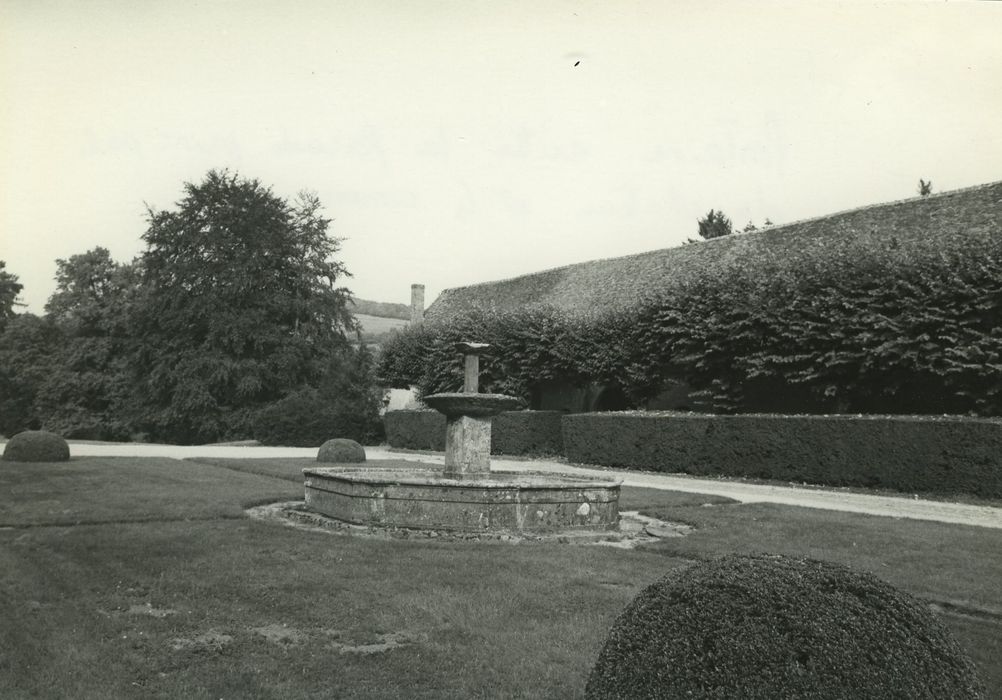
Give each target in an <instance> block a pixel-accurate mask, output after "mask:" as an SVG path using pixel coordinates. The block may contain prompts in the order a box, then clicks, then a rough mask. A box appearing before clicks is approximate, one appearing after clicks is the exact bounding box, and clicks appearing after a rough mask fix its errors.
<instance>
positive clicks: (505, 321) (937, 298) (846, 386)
mask: <svg viewBox="0 0 1002 700" xmlns="http://www.w3.org/2000/svg"><path fill="white" fill-rule="evenodd" d="M701 245H702V244H701ZM693 264H695V265H696V266H697V267H699V268H700V269H698V270H695V272H696V273H697V274H685V275H683V276H680V277H679V278H678V279H677V280H671V279H666V280H665V281H664V285H663V287H662V288H661V289H659V290H656V291H653V290H652V292H651V294H650V295H649V296H648V297H647V298H645V299H638V300H637V302H636V304H635V305H634V306H633V307H632V308H631V309H630V310H629V311H627V312H625V313H617V314H605V315H592V316H589V317H585V316H577V315H574V314H569V313H566V312H563V311H560V310H557V309H554V308H547V307H528V308H525V309H523V310H521V311H503V312H495V311H486V310H478V309H472V310H469V311H466V312H464V313H460V314H457V315H455V316H453V317H451V318H449V319H446V320H439V321H434V322H427V323H426V324H424V325H422V326H418V327H413V328H408V329H406V330H404V331H402V332H399V333H398V334H396V335H395V336H394V337H393V338H392V339H391V340H390V341H389V342H388V343H387V344H386V345H385V346H384V350H383V354H382V357H381V364H380V375H381V376H382V377H383V378H384V379H385V380H386V381H387V382H388V383H390V384H393V385H394V386H408V385H417V386H418V387H419V389H420V390H421V391H422V392H424V393H433V392H436V391H455V390H457V389H458V387H459V386H461V384H462V364H461V363H462V360H461V358H460V356H459V353H458V352H456V351H455V349H454V348H453V344H454V343H455V342H456V341H461V340H475V341H481V342H487V343H490V344H492V345H493V346H494V347H493V349H492V356H490V357H487V358H485V360H482V364H481V366H482V369H483V370H484V371H483V373H482V375H481V390H483V391H501V392H504V393H511V394H515V395H519V396H522V397H523V398H528V397H529V396H530V395H531V393H532V391H533V389H534V388H535V387H538V386H540V385H541V384H543V383H544V382H546V381H547V380H554V379H555V380H561V381H564V382H567V383H570V384H573V385H583V384H585V383H586V382H589V381H595V382H600V383H615V384H618V385H619V386H621V387H622V388H623V389H624V391H625V392H626V393H627V395H628V396H629V397H630V398H631V400H632V401H633V403H634V404H635V405H636V406H638V407H642V406H644V405H645V404H646V402H647V401H649V400H650V399H652V398H653V397H655V396H657V395H658V393H660V391H661V390H662V389H663V388H664V387H665V386H666V385H668V384H669V383H670V382H673V381H674V382H678V381H681V382H685V383H686V384H688V385H689V386H690V387H692V388H693V389H694V390H695V392H696V394H697V397H702V399H703V400H704V402H705V403H704V405H705V406H707V407H708V408H710V409H711V410H714V411H717V412H742V411H754V410H757V409H758V407H757V406H756V404H755V399H754V398H752V397H750V396H749V393H750V392H749V391H748V390H749V389H752V388H754V387H756V386H759V387H761V386H770V387H774V388H775V387H779V388H782V387H797V386H799V387H801V388H803V389H806V390H807V391H808V392H809V394H810V395H811V396H812V397H813V399H814V400H815V405H816V407H817V412H843V413H845V412H853V413H857V412H859V413H878V412H882V413H971V414H978V415H986V416H997V415H1002V231H1000V230H999V228H998V227H997V226H994V227H993V226H981V227H976V228H973V229H971V230H966V231H941V232H938V233H937V234H935V235H930V236H928V237H912V236H909V237H904V236H902V237H901V240H899V239H898V237H896V236H894V235H887V234H886V233H878V232H874V231H867V230H855V229H851V228H845V229H844V230H840V231H838V232H837V235H832V236H829V237H818V238H813V239H809V240H804V241H803V242H802V243H801V244H800V245H789V244H785V245H783V246H776V247H771V246H770V245H769V244H768V239H764V240H763V241H756V242H755V243H754V244H751V243H745V242H744V241H740V242H738V243H736V244H735V245H734V246H733V247H732V248H731V252H730V254H728V255H706V256H702V257H699V258H696V259H695V261H694V263H693ZM687 272H692V271H687ZM666 274H667V273H666Z"/></svg>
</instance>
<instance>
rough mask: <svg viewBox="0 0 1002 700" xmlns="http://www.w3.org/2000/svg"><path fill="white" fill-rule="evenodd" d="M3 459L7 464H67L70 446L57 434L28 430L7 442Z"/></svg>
mask: <svg viewBox="0 0 1002 700" xmlns="http://www.w3.org/2000/svg"><path fill="white" fill-rule="evenodd" d="M3 458H4V460H5V461H7V462H66V461H68V460H69V458H70V446H69V445H67V444H66V441H65V440H64V439H63V438H61V437H60V436H58V435H56V434H55V433H50V432H47V431H45V430H26V431H24V432H21V433H18V434H17V435H15V436H14V437H12V438H11V439H10V440H8V441H7V445H6V447H4V451H3Z"/></svg>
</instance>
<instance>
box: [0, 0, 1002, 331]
mask: <svg viewBox="0 0 1002 700" xmlns="http://www.w3.org/2000/svg"><path fill="white" fill-rule="evenodd" d="M578 61H580V64H579V65H577V66H575V65H574V64H575V62H578ZM1000 125H1002V3H977V4H972V3H953V2H949V3H944V2H928V3H926V2H896V3H872V2H865V3H864V2H852V3H833V2H826V3H809V2H802V1H800V0H797V1H795V2H764V3H760V2H717V3H713V2H709V3H708V2H704V1H702V0H699V1H696V2H667V1H665V2H634V1H631V0H617V1H616V2H611V1H609V0H598V1H596V2H571V1H562V0H557V1H554V0H535V1H530V0H526V1H524V2H523V1H519V2H500V1H497V0H493V1H490V2H482V1H476V0H473V1H471V0H456V1H454V2H453V1H434V0H427V1H422V2H418V1H416V0H412V1H406V0H396V1H392V2H391V1H389V0H368V1H359V2H344V1H342V2H325V1H322V0H315V1H309V0H307V1H300V2H294V1H287V2H280V1H277V0H276V1H274V2H271V1H264V0H261V1H258V2H250V1H239V2H238V1H235V0H234V1H226V0H204V1H202V2H182V1H175V0H170V1H167V0H164V1H159V2H153V1H151V0H143V1H139V0H120V1H119V0H105V1H101V0H96V1H95V0H89V1H88V2H70V1H66V2H59V1H55V2H53V1H47V0H0V259H2V260H6V261H7V270H8V271H9V272H12V273H14V274H16V275H18V276H19V277H20V281H21V282H22V283H23V284H24V285H25V289H24V292H23V293H22V297H23V299H24V301H26V302H27V303H28V304H29V310H31V311H34V312H36V313H40V312H41V311H42V306H43V305H44V303H45V300H46V299H47V298H48V296H49V294H51V292H52V290H53V287H54V281H53V277H54V275H55V259H56V258H66V257H69V256H70V255H74V254H76V253H82V252H84V251H86V250H88V249H90V248H92V247H94V246H97V245H102V246H105V247H106V248H109V249H110V250H111V253H112V255H113V256H114V257H115V258H116V259H118V260H120V261H127V260H129V259H131V258H132V257H133V256H134V255H136V254H137V253H138V252H139V251H140V250H141V248H142V244H141V240H140V236H141V234H142V233H143V231H144V230H145V228H146V224H145V220H144V218H143V217H144V212H145V209H144V202H148V203H150V204H151V205H153V206H154V207H157V208H168V207H172V206H173V205H174V203H175V202H176V201H177V200H178V199H180V198H181V196H182V183H183V182H185V181H196V182H197V181H200V180H201V179H202V177H203V176H204V174H205V173H206V172H207V171H208V170H209V169H211V168H224V167H228V168H230V169H231V170H236V171H238V172H239V173H240V174H241V175H245V176H249V177H256V178H258V179H259V180H261V181H262V182H263V183H264V184H266V185H271V186H272V187H273V188H274V191H275V193H276V194H278V195H281V196H287V197H292V196H293V195H295V194H296V193H297V192H298V191H300V190H303V189H309V190H313V191H316V192H317V193H318V194H319V195H320V198H321V200H322V201H323V202H324V204H325V205H326V208H327V214H328V215H329V216H331V217H333V218H334V219H335V221H334V223H333V225H332V232H333V233H334V234H336V235H338V236H343V237H345V238H346V240H345V242H344V244H343V249H342V253H341V257H342V259H343V260H344V262H345V263H346V264H347V266H348V268H349V270H350V271H351V272H352V273H353V275H354V277H353V278H352V279H351V280H349V281H348V286H349V287H350V288H351V289H352V290H353V292H354V293H355V294H356V295H358V296H361V297H364V298H369V299H376V300H379V301H397V302H403V303H407V302H408V301H409V294H410V284H411V283H412V282H422V283H424V284H425V285H426V287H427V292H426V300H427V303H429V304H430V303H431V301H432V300H434V298H435V297H436V296H437V295H438V293H439V292H440V291H441V290H442V289H444V288H447V287H454V286H460V285H464V284H471V283H475V282H480V281H486V280H493V279H500V278H504V277H511V276H514V275H519V274H524V273H528V272H534V271H538V270H542V269H546V268H550V267H555V266H559V265H565V264H569V263H573V262H580V261H583V260H591V259H595V258H602V257H612V256H618V255H626V254H629V253H635V252H640V251H644V250H652V249H655V248H664V247H668V246H672V245H677V244H678V243H680V242H682V241H683V240H685V239H686V238H688V237H695V231H696V220H697V219H698V218H699V217H700V216H702V215H703V214H705V213H706V212H707V211H708V210H709V209H710V208H711V207H712V208H717V209H723V210H724V211H725V212H726V213H727V214H728V215H729V216H730V217H731V219H732V220H733V222H734V224H735V226H736V227H737V228H740V227H743V226H744V224H745V223H746V222H747V221H748V220H749V219H754V220H755V222H756V223H761V222H762V220H763V219H764V218H766V217H769V218H771V219H772V220H773V221H774V222H776V223H783V222H787V221H793V220H796V219H801V218H806V217H811V216H817V215H823V214H827V213H831V212H834V211H837V210H840V209H846V208H850V207H855V206H860V205H865V204H871V203H876V202H881V201H886V200H894V199H901V198H906V197H910V196H913V195H914V194H915V189H916V186H917V182H918V179H919V178H920V177H923V178H925V179H932V181H933V186H934V190H935V191H937V192H938V191H942V190H947V189H955V188H958V187H966V186H969V185H975V184H979V183H983V182H989V181H994V180H1000V179H1002V126H1000Z"/></svg>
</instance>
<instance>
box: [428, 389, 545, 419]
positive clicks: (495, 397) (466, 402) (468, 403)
mask: <svg viewBox="0 0 1002 700" xmlns="http://www.w3.org/2000/svg"><path fill="white" fill-rule="evenodd" d="M422 400H423V401H424V402H425V403H426V404H428V405H429V406H431V407H432V408H434V409H435V410H436V411H438V412H439V413H444V414H445V415H446V417H447V418H457V417H459V416H479V417H483V416H494V415H497V414H498V413H501V412H502V411H517V410H518V409H520V408H522V406H524V405H525V402H524V401H522V399H520V398H518V397H517V396H508V395H506V394H464V393H442V394H432V395H431V396H425V397H424V399H422Z"/></svg>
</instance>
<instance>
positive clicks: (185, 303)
mask: <svg viewBox="0 0 1002 700" xmlns="http://www.w3.org/2000/svg"><path fill="white" fill-rule="evenodd" d="M184 193H185V196H184V198H183V199H181V200H180V201H179V202H177V204H176V208H175V209H174V210H173V211H166V210H165V211H157V210H155V209H153V208H149V210H148V219H149V228H148V230H147V231H146V233H145V234H144V235H143V240H144V241H145V242H146V245H147V248H146V250H145V252H143V253H142V255H141V257H140V261H139V262H140V270H141V282H142V284H141V292H140V295H139V298H138V299H137V303H136V305H135V313H134V315H133V321H134V324H135V328H134V333H135V336H136V338H137V342H138V348H137V352H136V354H135V355H134V358H133V360H134V364H133V366H134V369H135V372H136V374H135V376H136V378H137V380H139V381H141V382H142V387H141V394H142V395H143V396H145V397H146V402H147V407H146V409H147V411H146V416H145V418H146V419H147V420H148V422H149V427H150V429H151V430H152V432H153V433H154V435H155V436H156V437H158V438H161V439H167V440H171V441H176V442H182V443H192V442H202V441H211V440H217V439H223V438H238V437H246V436H248V435H249V434H250V432H251V426H252V424H253V420H254V416H255V413H256V412H257V411H258V410H259V409H260V408H261V407H263V406H265V405H267V404H268V403H270V402H274V401H275V400H277V399H280V398H282V397H283V396H286V395H288V394H290V393H292V392H294V391H297V390H298V389H300V388H303V387H306V386H315V385H316V383H317V382H318V381H319V378H320V377H321V375H322V374H323V372H324V368H325V367H326V366H327V363H328V360H329V358H330V357H331V355H332V353H336V352H338V351H339V349H343V348H344V347H346V346H347V338H346V332H347V331H351V330H355V329H356V322H355V320H354V317H353V316H352V315H351V313H350V311H349V310H348V308H347V302H348V299H349V296H350V292H349V290H348V289H347V288H345V287H343V286H341V283H342V281H343V279H344V278H345V277H347V276H348V272H347V270H346V269H345V267H344V265H343V264H341V263H340V262H338V261H337V260H335V258H334V255H335V253H337V251H338V249H339V247H340V239H338V238H334V237H331V236H330V235H329V234H328V228H329V225H330V219H327V218H325V217H324V216H323V215H322V213H321V203H320V201H319V199H318V198H317V196H316V195H313V194H301V195H299V197H298V198H297V199H296V200H295V201H293V202H291V203H290V202H288V201H287V200H285V199H283V198H280V197H278V196H276V195H275V194H273V193H272V191H271V189H270V188H267V187H264V186H262V185H261V184H260V183H259V182H258V181H257V180H253V179H245V178H241V177H239V176H238V175H236V174H231V173H229V172H227V171H210V172H209V173H208V174H207V175H206V177H205V179H204V180H203V181H202V182H201V183H198V184H191V183H187V184H186V185H185V187H184Z"/></svg>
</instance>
